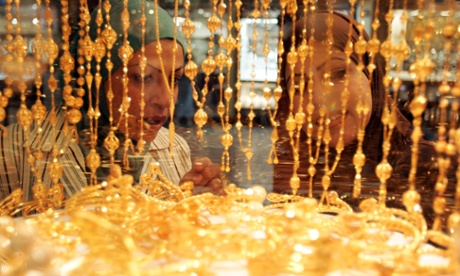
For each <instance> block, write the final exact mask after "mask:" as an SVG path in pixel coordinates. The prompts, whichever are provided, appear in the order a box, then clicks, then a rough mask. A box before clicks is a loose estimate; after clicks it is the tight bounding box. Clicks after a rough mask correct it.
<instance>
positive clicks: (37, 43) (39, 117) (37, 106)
mask: <svg viewBox="0 0 460 276" xmlns="http://www.w3.org/2000/svg"><path fill="white" fill-rule="evenodd" d="M41 4H42V2H41V0H37V2H36V5H37V25H36V29H37V33H36V34H35V37H34V39H33V42H32V45H33V46H32V47H33V49H32V51H33V53H34V57H35V70H36V71H35V81H34V84H35V88H36V91H37V100H36V101H35V103H34V105H33V106H32V108H31V111H32V115H33V118H34V121H35V123H36V124H37V141H38V144H41V142H42V138H43V130H42V128H41V124H42V123H43V120H44V119H45V116H46V112H47V110H46V107H45V106H44V105H43V103H42V101H41V97H42V94H41V88H42V85H43V79H42V73H41V68H42V66H41V59H42V54H43V51H44V49H43V46H44V40H43V35H42V34H41V24H40V20H41V11H42V9H41ZM64 4H65V3H63V7H64ZM31 154H32V153H31ZM43 156H44V155H43V152H42V151H41V149H40V148H39V149H37V150H36V151H35V153H34V157H35V158H34V163H35V164H34V166H32V172H33V173H34V176H35V178H36V179H39V178H40V176H39V171H40V162H38V161H39V160H41V159H42V158H43ZM31 165H32V164H31Z"/></svg>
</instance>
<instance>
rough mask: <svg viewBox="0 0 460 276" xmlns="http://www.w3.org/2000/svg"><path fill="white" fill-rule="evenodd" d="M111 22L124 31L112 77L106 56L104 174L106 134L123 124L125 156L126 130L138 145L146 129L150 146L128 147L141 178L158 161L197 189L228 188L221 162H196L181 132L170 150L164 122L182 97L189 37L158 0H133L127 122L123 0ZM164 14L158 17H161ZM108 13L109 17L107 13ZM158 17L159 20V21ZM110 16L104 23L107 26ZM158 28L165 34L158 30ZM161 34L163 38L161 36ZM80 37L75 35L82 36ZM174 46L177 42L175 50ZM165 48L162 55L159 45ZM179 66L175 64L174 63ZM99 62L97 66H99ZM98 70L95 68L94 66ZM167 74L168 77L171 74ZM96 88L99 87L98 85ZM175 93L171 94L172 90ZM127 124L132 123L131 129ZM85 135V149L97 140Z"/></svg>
mask: <svg viewBox="0 0 460 276" xmlns="http://www.w3.org/2000/svg"><path fill="white" fill-rule="evenodd" d="M111 4H112V8H111V9H110V25H111V27H112V29H113V30H114V31H115V32H116V33H117V34H118V36H117V40H116V42H115V44H114V45H113V48H112V51H111V56H112V58H111V61H112V62H113V65H114V66H113V69H112V71H111V78H110V79H109V78H108V76H109V74H108V70H107V68H106V67H105V64H106V59H103V60H102V62H101V75H102V85H101V88H100V90H99V91H100V93H99V101H100V103H99V107H100V110H101V118H100V120H99V125H100V129H99V132H98V141H99V143H98V145H97V150H98V152H100V153H101V155H102V158H103V163H102V168H101V170H99V172H98V174H99V179H104V178H105V177H107V170H104V167H105V169H108V168H109V166H110V162H109V159H110V156H109V153H108V151H107V150H106V149H105V147H104V146H103V143H104V140H105V138H106V137H107V135H108V134H109V132H110V129H111V127H113V126H114V125H116V124H117V122H119V124H118V126H119V127H118V129H117V131H116V136H117V137H118V138H119V139H120V148H119V149H118V150H117V151H116V152H115V154H114V157H115V160H117V161H121V160H122V159H123V156H124V154H125V149H124V147H123V145H124V140H125V138H124V137H125V134H126V133H127V132H128V133H129V138H130V139H131V140H132V141H133V147H134V148H136V143H137V142H138V141H139V140H140V139H141V136H140V133H141V129H143V132H144V135H143V137H142V138H143V141H144V142H145V147H144V149H143V150H142V149H141V152H138V153H133V151H132V150H131V149H130V150H129V151H128V161H129V169H127V170H126V171H125V173H131V174H133V175H134V177H135V180H136V181H138V180H139V177H140V176H141V175H142V174H144V173H146V172H147V169H148V165H149V164H150V163H152V162H158V163H159V164H160V169H161V171H162V173H163V174H164V175H165V176H166V177H167V178H168V180H170V181H171V182H172V183H174V184H176V185H179V184H181V183H183V182H185V181H193V183H194V185H195V188H194V193H202V192H213V193H216V194H218V193H222V182H221V179H220V166H219V165H218V164H214V163H212V162H211V160H210V159H209V158H197V159H196V160H195V161H194V162H193V164H192V163H191V161H190V149H189V147H188V145H187V142H186V141H185V140H184V139H183V138H182V137H180V136H179V135H177V134H175V136H174V141H173V154H171V152H170V138H169V130H167V129H165V128H164V127H163V125H164V124H165V123H166V122H167V121H168V119H169V112H170V106H171V100H173V101H174V103H176V101H177V100H178V81H179V79H180V78H182V77H183V74H184V63H185V61H184V58H185V47H186V46H187V44H186V43H185V39H184V37H183V35H182V34H181V33H180V32H179V31H175V28H176V26H175V23H174V21H173V20H172V18H171V17H170V16H169V15H168V13H167V12H166V11H165V10H163V9H162V8H160V7H155V4H154V2H153V1H142V0H129V1H128V11H129V24H130V26H129V28H128V31H127V32H128V36H127V40H128V43H129V45H130V46H131V48H132V50H133V55H132V57H131V59H129V62H128V64H127V66H126V68H127V73H126V77H127V80H128V83H127V91H128V97H129V98H130V100H131V101H130V104H129V108H128V109H127V112H128V114H129V115H128V117H127V118H128V122H127V123H126V116H125V113H122V111H121V106H122V101H123V95H124V84H123V80H124V71H123V70H124V65H123V61H122V60H121V59H120V57H119V50H120V48H121V47H122V46H123V43H124V39H125V38H124V35H123V23H122V11H123V9H124V4H123V1H111ZM142 5H144V7H143V10H144V13H145V16H146V22H145V34H144V45H145V49H144V56H145V59H146V66H145V69H144V77H143V79H142V76H141V57H142V51H141V47H142V25H141V23H140V22H141V21H140V20H141V14H142ZM97 14H98V11H97V9H96V10H94V11H93V12H92V15H91V19H92V20H91V23H90V36H91V38H92V40H93V41H94V40H95V39H96V38H97V29H98V27H97V25H96V22H97V20H96V18H97ZM156 17H158V21H157V19H156ZM103 18H106V16H105V14H104V13H103ZM157 23H158V25H157ZM105 24H106V22H105V21H104V24H102V25H101V26H104V25H105ZM157 30H158V31H159V34H157ZM158 38H159V40H158ZM78 39H79V38H78V37H77V38H76V39H75V40H74V41H78ZM174 47H176V48H177V50H176V51H174V50H173V49H174ZM159 48H161V49H162V52H161V57H160V55H159V54H158V49H159ZM173 66H174V67H173ZM93 68H95V66H93ZM93 73H95V71H94V70H93ZM165 76H166V78H165ZM172 79H173V80H174V81H173V83H174V85H173V90H171V87H170V86H171V80H172ZM142 86H143V87H144V99H143V101H142V94H141V90H142ZM93 88H94V87H93ZM109 89H112V92H113V95H114V97H113V99H112V101H111V105H112V118H113V122H114V123H113V124H112V126H111V125H110V123H109V122H110V120H109V119H110V111H109V108H110V107H109V103H110V100H109V98H108V94H109V93H108V92H109ZM171 92H172V94H173V96H172V97H171V94H170V93H171ZM92 96H93V97H92V98H93V101H94V99H95V98H96V96H97V93H95V89H93V91H92ZM142 102H144V103H145V107H144V114H143V115H141V114H140V108H139V107H140V105H141V104H142ZM126 126H127V127H128V129H126ZM81 133H83V134H85V135H84V136H83V137H82V138H83V139H81V140H80V141H81V147H82V149H83V151H84V152H85V155H87V154H88V153H89V150H90V148H91V146H90V145H89V143H88V141H89V138H90V137H88V135H87V134H88V132H85V131H82V132H81Z"/></svg>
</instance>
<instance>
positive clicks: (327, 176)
mask: <svg viewBox="0 0 460 276" xmlns="http://www.w3.org/2000/svg"><path fill="white" fill-rule="evenodd" d="M333 5H334V3H333V1H332V0H330V1H329V10H328V16H327V18H326V26H327V31H326V52H327V53H328V56H332V46H333V45H334V37H333V36H332V24H333V23H334V17H333V12H334V9H333ZM324 68H325V69H324V71H325V73H324V75H323V80H322V82H323V85H322V88H323V89H324V95H325V96H324V98H325V99H329V98H330V92H331V89H332V86H333V83H332V81H331V61H330V59H327V60H326V63H325V66H324ZM321 105H322V108H324V109H325V110H326V119H325V121H324V136H323V143H324V175H323V177H322V178H321V186H322V187H323V193H322V195H321V200H320V205H324V201H326V206H329V193H328V190H329V187H330V186H331V171H330V170H329V148H330V147H329V143H330V142H331V138H332V137H331V133H330V129H329V124H330V123H331V120H330V116H329V107H328V106H326V105H325V104H324V102H323V103H322V104H321Z"/></svg>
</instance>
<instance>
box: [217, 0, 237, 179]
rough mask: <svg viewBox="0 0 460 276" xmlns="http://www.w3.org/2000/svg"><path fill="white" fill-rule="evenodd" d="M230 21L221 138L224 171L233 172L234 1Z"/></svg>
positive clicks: (230, 7)
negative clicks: (230, 150)
mask: <svg viewBox="0 0 460 276" xmlns="http://www.w3.org/2000/svg"><path fill="white" fill-rule="evenodd" d="M228 11H229V12H228V19H227V31H228V36H227V39H226V40H225V43H224V45H225V48H226V50H227V72H228V78H227V87H226V88H225V91H224V98H225V118H224V125H223V130H224V134H223V135H222V137H221V140H220V142H221V144H222V145H223V146H224V152H223V153H222V167H221V168H222V171H225V172H229V171H230V170H231V168H230V154H229V152H228V149H229V148H230V147H231V146H232V145H233V136H232V135H231V134H230V129H231V128H232V125H231V124H230V103H231V101H232V98H233V89H232V87H231V86H230V83H231V76H230V72H231V69H232V66H233V60H232V53H233V51H234V50H235V44H236V39H235V38H234V37H233V35H232V30H233V27H234V24H233V19H232V16H233V15H232V12H233V6H232V1H229V2H228Z"/></svg>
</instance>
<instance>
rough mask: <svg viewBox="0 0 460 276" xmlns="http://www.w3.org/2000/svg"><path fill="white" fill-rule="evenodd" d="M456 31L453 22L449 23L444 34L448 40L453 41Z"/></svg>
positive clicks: (443, 31) (443, 30)
mask: <svg viewBox="0 0 460 276" xmlns="http://www.w3.org/2000/svg"><path fill="white" fill-rule="evenodd" d="M455 31H456V30H455V26H454V23H452V22H447V24H446V25H445V26H444V28H443V29H442V33H443V35H444V37H445V38H447V39H451V38H452V37H453V36H454V35H455Z"/></svg>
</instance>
